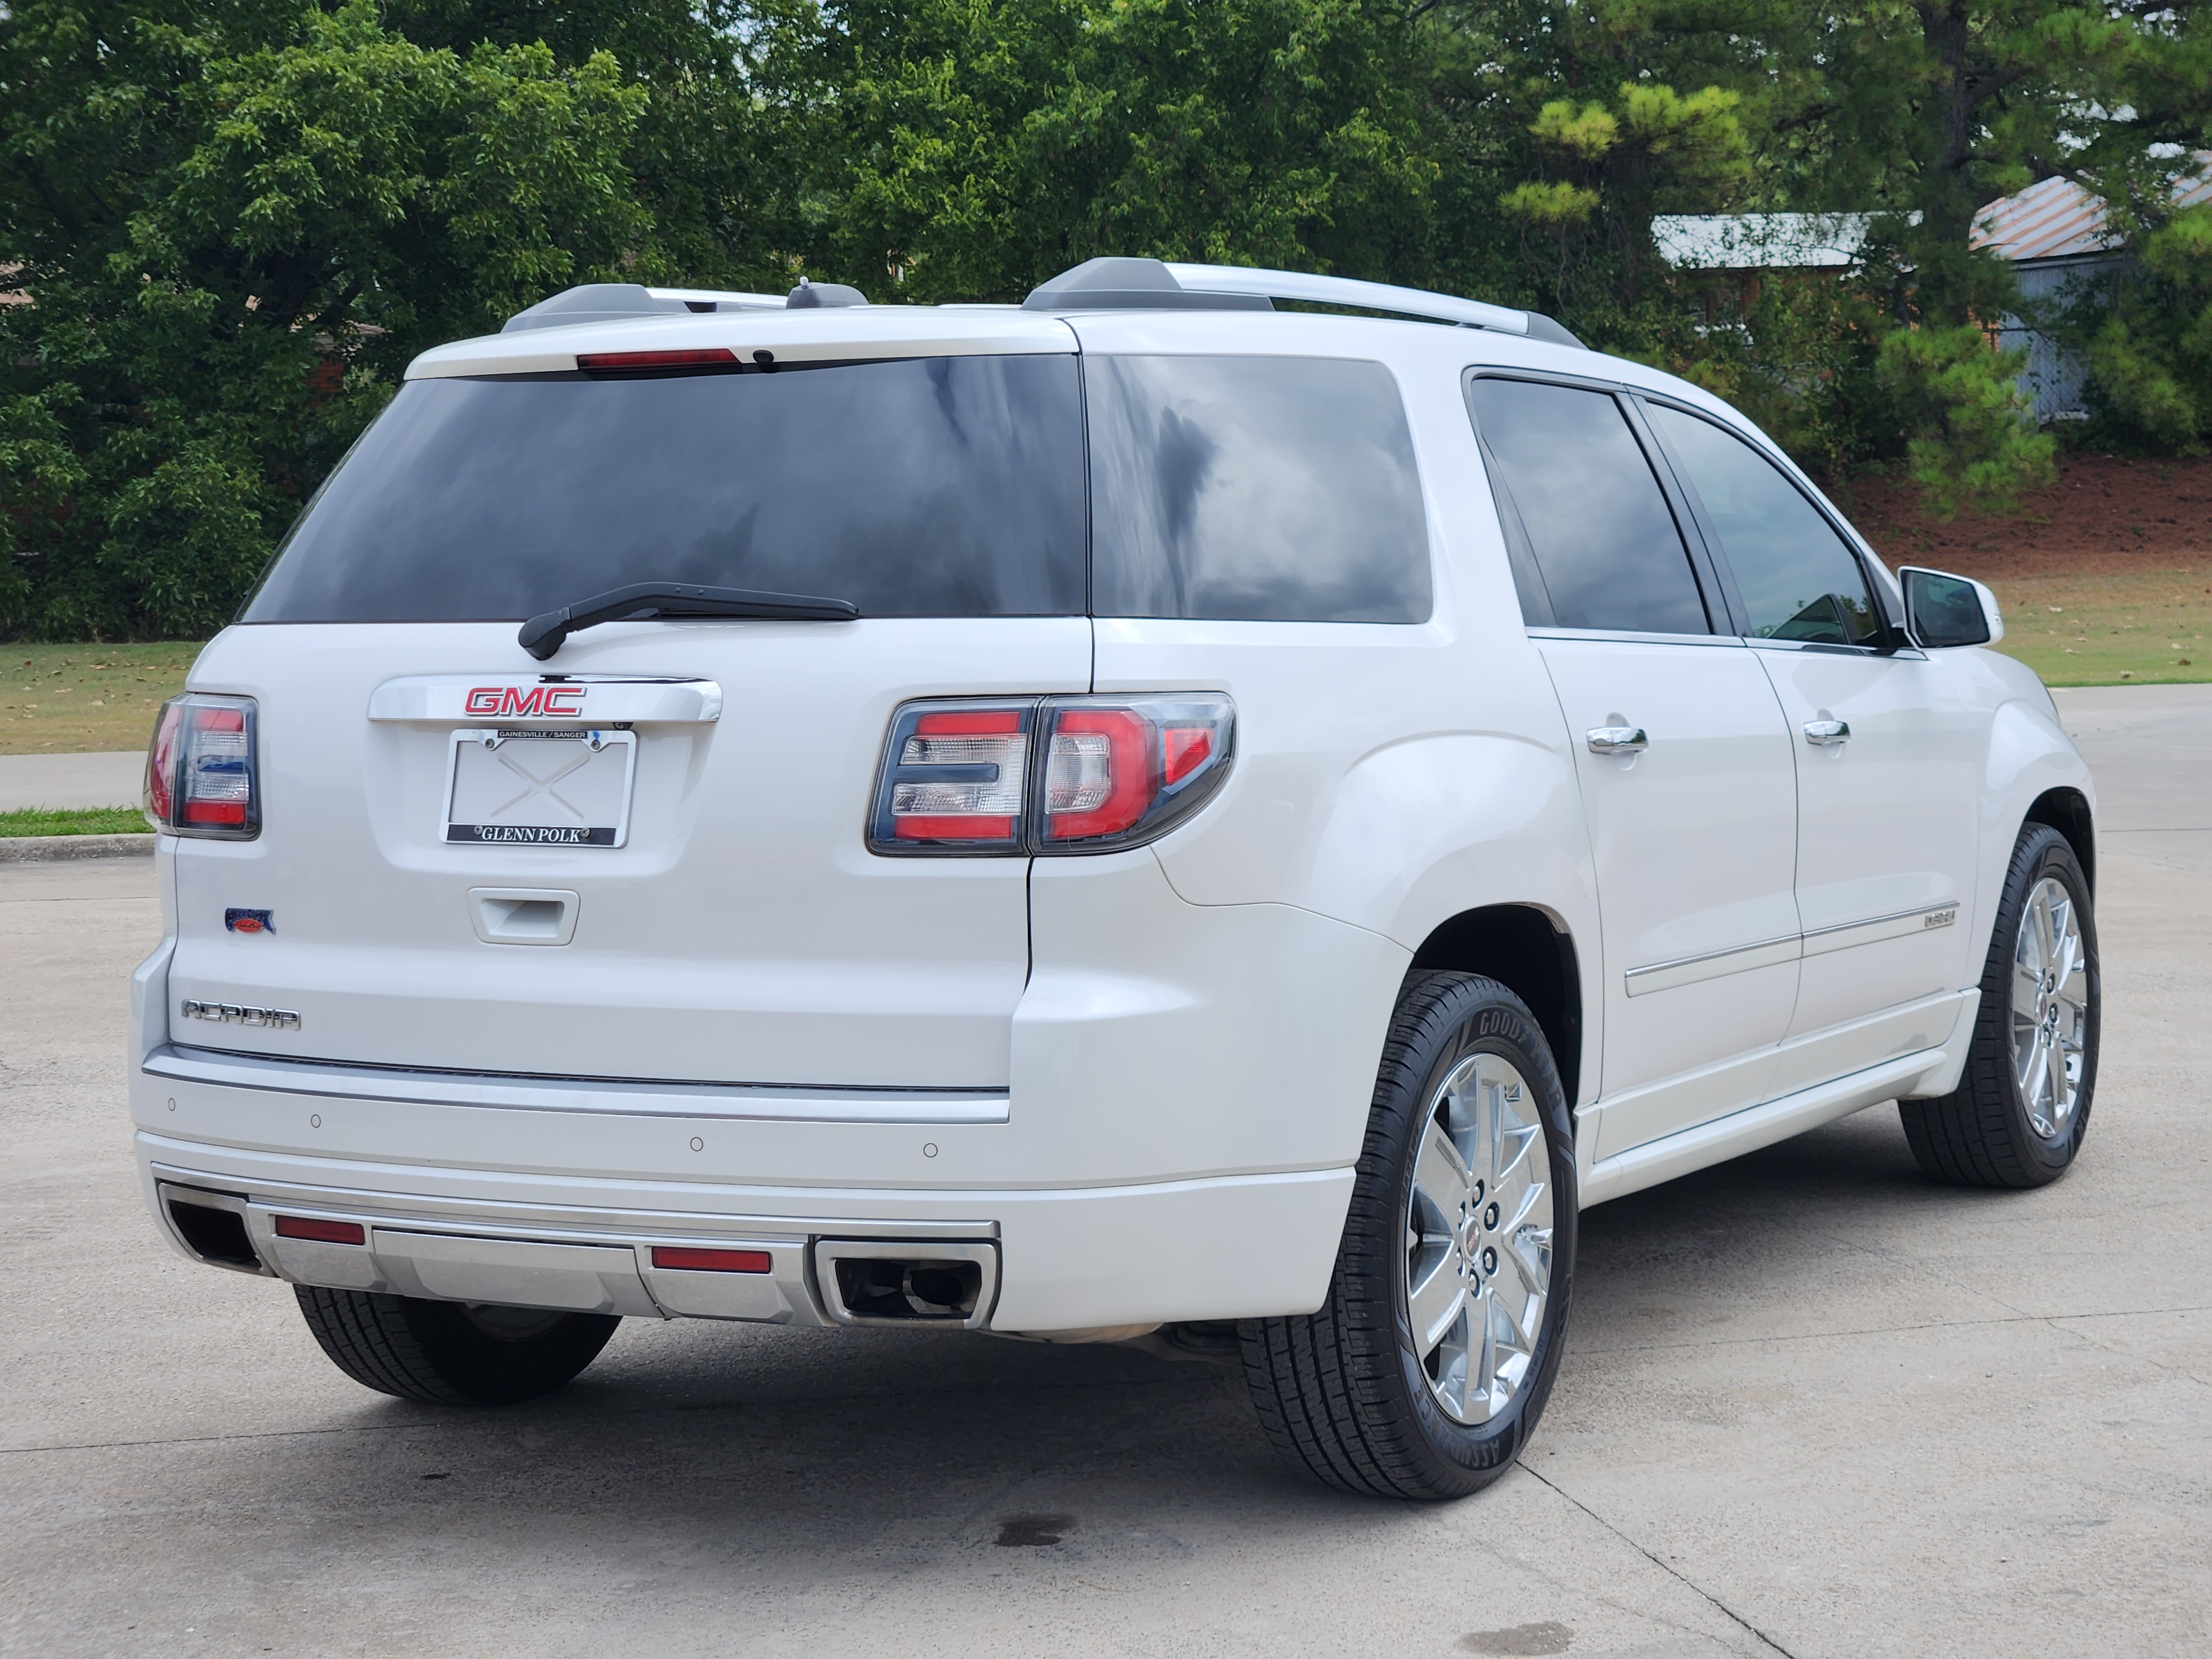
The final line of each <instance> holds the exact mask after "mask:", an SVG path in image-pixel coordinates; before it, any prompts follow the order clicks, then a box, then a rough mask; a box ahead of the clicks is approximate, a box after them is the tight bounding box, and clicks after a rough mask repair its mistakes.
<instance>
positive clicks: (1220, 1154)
mask: <svg viewBox="0 0 2212 1659" xmlns="http://www.w3.org/2000/svg"><path fill="white" fill-rule="evenodd" d="M1042 862H1043V863H1044V864H1048V865H1052V866H1053V867H1051V868H1048V869H1047V868H1040V869H1039V870H1037V871H1036V872H1035V873H1034V875H1033V877H1032V883H1031V884H1032V887H1033V889H1034V892H1033V895H1032V909H1031V920H1032V927H1033V930H1034V935H1035V943H1034V950H1033V957H1032V965H1031V969H1030V976H1029V980H1028V983H1027V986H1026V988H1025V990H1024V994H1023V996H1022V999H1021V1001H1020V1005H1019V1006H1018V1008H1016V1009H1015V1010H1014V1011H1013V1013H1012V1018H1011V1020H1010V1022H1009V1025H1008V1042H1009V1055H1008V1067H1007V1073H1006V1078H1007V1081H1006V1084H1005V1085H1000V1086H990V1087H979V1088H972V1089H950V1088H929V1089H882V1088H857V1087H856V1088H844V1089H827V1088H783V1087H769V1086H766V1085H712V1084H609V1083H604V1082H596V1081H592V1080H590V1079H549V1078H545V1077H543V1076H512V1075H497V1074H493V1073H468V1072H451V1071H429V1070H410V1069H406V1068H404V1067H399V1066H348V1065H336V1064H330V1063H325V1062H322V1061H316V1060H301V1059H294V1058H291V1057H289V1055H287V1054H283V1053H281V1052H274V1051H272V1047H271V1045H270V1042H268V1040H267V1038H268V1034H267V1032H266V1030H265V1029H264V1028H263V1027H259V1026H256V1025H254V1024H252V1021H251V1020H245V1021H243V1022H242V1023H217V1024H207V1023H205V1020H204V1017H203V1018H196V1019H191V1020H186V1019H185V1018H182V1017H181V1016H180V1015H179V1013H178V1012H177V1006H178V1003H177V996H176V994H174V993H173V990H172V987H170V986H169V984H168V976H169V975H168V969H169V963H170V958H171V952H172V951H173V938H174V928H173V927H172V939H171V940H170V941H168V942H165V944H164V945H163V946H162V948H161V949H160V950H157V951H155V954H154V955H153V956H152V957H149V958H148V960H147V962H146V963H144V964H143V965H142V966H141V968H140V969H139V970H138V973H137V976H136V979H135V981H134V987H133V1010H134V1012H133V1042H132V1051H131V1052H132V1057H133V1065H132V1078H131V1111H132V1118H133V1121H134V1122H135V1124H136V1126H137V1147H138V1157H139V1163H140V1166H141V1169H142V1170H143V1174H144V1178H145V1182H146V1189H147V1197H148V1200H149V1203H151V1204H152V1205H153V1207H154V1210H155V1214H156V1216H157V1217H158V1218H161V1222H162V1225H163V1226H164V1227H165V1229H167V1231H168V1233H169V1236H170V1237H171V1238H172V1240H173V1241H174V1242H176V1243H178V1244H179V1248H185V1241H184V1238H183V1237H182V1235H181V1234H180V1233H179V1231H178V1228H177V1226H176V1225H175V1223H174V1221H173V1218H171V1217H169V1216H168V1215H167V1213H166V1212H165V1208H164V1205H165V1200H163V1199H162V1197H161V1192H160V1190H159V1188H160V1186H161V1183H163V1182H167V1183H170V1184H172V1185H174V1186H177V1187H179V1188H188V1189H191V1191H192V1192H193V1193H197V1194H213V1195H215V1196H214V1199H213V1200H212V1201H214V1202H215V1203H216V1204H217V1205H218V1206H230V1207H232V1208H233V1209H234V1212H236V1213H237V1214H238V1215H240V1217H242V1218H244V1221H245V1224H246V1226H247V1228H248V1233H249V1235H250V1236H251V1237H252V1239H253V1240H254V1241H255V1243H254V1248H253V1250H252V1255H251V1257H250V1260H251V1261H252V1263H254V1264H255V1270H257V1271H258V1270H266V1271H268V1272H269V1273H271V1274H272V1275H273V1276H276V1277H281V1278H287V1279H295V1280H298V1281H300V1282H303V1283H315V1284H331V1285H349V1286H352V1287H354V1288H360V1289H390V1290H392V1291H397V1292H399V1293H403V1294H409V1295H414V1294H426V1295H441V1296H449V1297H454V1298H456V1299H460V1300H475V1301H485V1302H490V1301H500V1300H507V1301H513V1302H514V1303H516V1304H518V1305H545V1306H571V1305H574V1306H583V1305H590V1306H594V1307H600V1308H602V1309H603V1310H605V1311H609V1312H623V1313H630V1312H635V1313H639V1314H643V1315H686V1316H689V1315H699V1316H708V1317H738V1318H760V1319H776V1320H783V1321H799V1322H817V1321H822V1320H826V1319H829V1318H830V1317H832V1316H834V1315H835V1312H836V1309H835V1307H834V1305H833V1302H832V1301H826V1300H825V1299H824V1297H823V1294H822V1287H821V1286H820V1285H819V1284H818V1283H817V1268H816V1267H815V1266H814V1265H813V1261H814V1257H815V1255H816V1253H817V1246H819V1245H821V1244H823V1243H824V1242H834V1241H836V1240H841V1239H844V1240H863V1241H865V1240H891V1241H910V1242H915V1243H928V1242H930V1241H936V1242H938V1243H963V1244H970V1245H974V1246H975V1247H977V1249H978V1251H979V1252H981V1253H983V1254H985V1255H987V1257H988V1260H989V1263H990V1265H991V1266H992V1267H994V1268H995V1272H996V1287H995V1292H994V1296H995V1299H994V1303H993V1305H992V1306H991V1307H990V1308H989V1310H987V1312H986V1313H984V1314H981V1315H979V1316H978V1318H977V1320H976V1321H975V1322H977V1323H979V1324H986V1325H987V1327H988V1328H992V1329H995V1330H1000V1331H1055V1330H1073V1329H1088V1328H1094V1327H1099V1326H1115V1325H1141V1324H1148V1323H1152V1322H1169V1321H1176V1320H1212V1319H1237V1318H1248V1317H1259V1316H1270V1315H1281V1314H1297V1313H1304V1312H1309V1311H1310V1310H1313V1309H1314V1308H1316V1307H1317V1306H1319V1305H1320V1304H1321V1301H1322V1297H1324V1296H1325V1295H1326V1294H1327V1290H1328V1277H1329V1273H1330V1269H1331V1267H1333V1265H1334V1261H1335V1255H1336V1248H1337V1243H1338V1240H1339V1239H1340V1237H1341V1236H1342V1233H1343V1228H1344V1218H1345V1215H1346V1210H1347V1209H1348V1207H1349V1205H1350V1201H1351V1192H1352V1164H1353V1163H1354V1161H1355V1160H1356V1159H1357V1158H1358V1156H1359V1150H1360V1146H1361V1141H1362V1137H1363V1134H1364V1129H1365V1125H1366V1120H1367V1111H1368V1103H1369V1101H1370V1098H1371V1096H1372V1092H1373V1089H1374V1079H1375V1066H1376V1056H1377V1055H1378V1054H1380V1052H1381V1049H1382V1043H1383V1032H1384V1031H1385V1030H1386V1029H1387V1026H1388V1024H1389V1012H1390V1008H1391V1006H1392V1004H1393V1002H1394V1000H1395V996H1396V994H1397V988H1398V986H1399V984H1400V982H1401V980H1402V978H1403V976H1404V974H1405V971H1406V967H1407V963H1408V961H1409V960H1410V957H1409V954H1408V953H1407V951H1405V949H1404V948H1403V947H1402V946H1401V945H1397V944H1395V943H1394V942H1393V941H1391V940H1389V939H1384V938H1383V937H1382V936H1381V935H1379V934H1375V933H1369V932H1367V931H1366V930H1364V929H1361V928H1357V927H1349V926H1346V925H1345V924H1343V923H1340V922H1336V921H1329V920H1328V919H1326V918H1324V917H1322V916H1319V915H1314V914H1313V913H1312V912H1310V911H1306V910H1302V909H1298V908H1294V907H1291V906H1286V905H1267V904H1249V905H1225V906H1212V907H1207V906H1198V905H1191V904H1187V903H1185V902H1182V900H1181V899H1180V898H1179V897H1177V896H1176V894H1175V893H1174V891H1173V890H1172V889H1170V887H1169V885H1168V884H1167V881H1166V879H1165V878H1164V875H1163V874H1162V872H1161V870H1160V867H1159V865H1158V860H1155V859H1154V858H1153V856H1152V854H1151V852H1150V851H1149V850H1139V851H1136V852H1133V853H1126V854H1113V855H1109V856H1103V857H1100V858H1097V859H1085V860H1059V861H1057V862H1055V861H1053V860H1044V861H1042ZM485 948H487V949H490V948H493V947H485ZM218 1006H225V1005H218ZM241 1012H244V1013H246V1014H250V1013H252V1012H254V1011H252V1010H250V1009H248V1010H243V1011H241ZM303 1030H304V1028H303ZM278 1035H279V1036H283V1037H285V1038H286V1039H288V1040H289V1039H291V1038H293V1037H295V1036H297V1038H298V1042H299V1043H300V1044H301V1046H304V1045H305V1044H307V1042H309V1041H310V1040H311V1039H315V1040H319V1038H317V1037H316V1034H315V1033H313V1032H307V1033H306V1034H305V1035H301V1034H300V1033H295V1032H292V1031H289V1030H288V1031H286V1032H283V1033H279V1034H278ZM481 1038H482V1041H481V1042H480V1045H479V1046H480V1048H481V1051H482V1053H483V1058H484V1060H485V1061H486V1062H487V1063H489V1064H490V1065H493V1066H496V1065H498V1064H499V1063H500V1062H501V1060H505V1059H507V1058H508V1057H509V1056H510V1055H512V1054H514V1053H515V1052H517V1051H518V1050H519V1049H525V1048H526V1045H525V1044H521V1043H519V1042H515V1041H514V1040H513V1037H512V1034H510V1033H507V1032H504V1031H503V1030H501V1028H500V1027H499V1026H498V1025H497V1024H496V1023H488V1024H486V1025H485V1027H484V1029H483V1032H482V1033H481ZM200 1043H207V1044H210V1045H215V1044H231V1043H234V1044H236V1045H237V1047H238V1048H262V1049H263V1052H261V1053H258V1054H246V1053H235V1052H223V1051H221V1050H219V1049H217V1048H215V1047H213V1046H210V1047H207V1048H201V1047H197V1046H195V1045H197V1044H200ZM308 1051H309V1052H312V1049H311V1048H310V1049H309V1050H308ZM278 1213H285V1214H294V1215H301V1216H310V1217H321V1218H331V1219H336V1220H339V1221H343V1222H350V1223H355V1224H357V1225H360V1226H361V1227H362V1230H363V1237H364V1243H362V1244H361V1245H343V1244H321V1245H317V1246H316V1247H315V1248H313V1249H304V1248H300V1247H299V1246H300V1245H301V1243H302V1241H296V1240H290V1239H285V1240H282V1241H279V1240H278V1239H277V1237H276V1234H275V1233H274V1232H273V1231H272V1227H273V1218H274V1217H275V1216H276V1214H278ZM226 1225H228V1224H226ZM257 1230H258V1231H257ZM471 1240H476V1241H480V1242H481V1248H478V1247H477V1245H472V1244H471V1243H468V1242H467V1241H471ZM309 1242H311V1241H309ZM655 1244H662V1245H682V1244H692V1245H700V1246H706V1247H709V1248H712V1247H717V1246H727V1247H730V1248H741V1249H760V1250H764V1251H766V1252H767V1253H768V1254H769V1255H770V1257H771V1259H772V1261H773V1262H774V1263H775V1267H774V1270H773V1271H772V1272H771V1273H769V1274H767V1275H763V1276H760V1278H759V1279H757V1280H756V1282H753V1283H751V1284H749V1285H742V1286H733V1285H732V1283H731V1282H730V1281H731V1280H732V1279H733V1278H735V1277H736V1276H735V1275H729V1274H714V1275H711V1276H708V1275H690V1274H687V1275H684V1276H683V1277H680V1278H671V1277H668V1276H666V1275H665V1274H663V1275H660V1276H656V1274H655V1271H654V1270H653V1267H652V1266H651V1260H650V1251H651V1248H652V1247H653V1245H655ZM564 1250H565V1251H580V1252H586V1253H597V1252H606V1253H607V1254H605V1255H598V1254H568V1255H563V1254H561V1253H560V1252H561V1251H564ZM333 1252H335V1253H336V1254H333ZM549 1252H552V1253H551V1254H549ZM189 1253H191V1254H194V1255H196V1256H197V1258H198V1259H201V1260H206V1259H209V1258H208V1257H207V1255H206V1254H205V1253H204V1252H189ZM334 1275H335V1276H334ZM745 1277H746V1278H748V1279H751V1278H753V1276H752V1275H745ZM710 1279H711V1282H709V1280H710ZM695 1280H696V1282H695ZM595 1284H596V1288H594V1285H595ZM533 1285H534V1286H536V1288H535V1289H534V1290H533V1289H532V1286H533ZM488 1287H489V1288H488ZM501 1287H504V1288H501ZM495 1292H496V1294H495Z"/></svg>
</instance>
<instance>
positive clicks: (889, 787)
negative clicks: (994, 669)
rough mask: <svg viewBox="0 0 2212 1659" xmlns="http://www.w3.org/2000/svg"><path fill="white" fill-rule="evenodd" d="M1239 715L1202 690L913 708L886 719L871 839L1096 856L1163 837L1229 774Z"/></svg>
mask: <svg viewBox="0 0 2212 1659" xmlns="http://www.w3.org/2000/svg"><path fill="white" fill-rule="evenodd" d="M1235 730H1236V710H1235V708H1234V706H1233V705H1232V704H1231V702H1230V701H1229V699H1228V698H1226V697H1223V696H1211V695H1206V694H1184V695H1177V696H1137V697H1115V696H1099V697H1043V698H1026V699H1023V700H1021V701H1019V702H1012V701H1008V702H981V701H973V702H970V701H960V702H951V701H947V702H913V703H908V704H907V705H905V706H904V707H903V708H901V709H900V710H899V711H898V713H897V714H896V716H894V717H893V719H892V720H891V731H890V741H889V742H888V743H887V744H885V745H884V763H883V769H882V773H881V776H880V780H879V781H878V785H877V787H876V799H875V807H874V810H873V811H872V813H871V815H870V820H869V825H868V846H869V848H870V850H871V851H873V852H877V853H885V854H915V853H924V854H977V853H1005V854H1030V853H1100V852H1108V851H1111V850H1112V849H1114V848H1121V847H1133V846H1137V845H1139V844H1141V843H1142V842H1148V841H1151V840H1152V839H1154V838H1155V837H1156V836H1162V835H1164V834H1166V833H1167V831H1168V830H1170V829H1173V828H1174V827H1175V826H1176V824H1178V823H1182V821H1183V820H1184V819H1185V818H1187V817H1189V816H1190V815H1191V814H1192V813H1193V812H1195V811H1197V810H1198V809H1199V808H1200V806H1201V805H1204V804H1205V803H1206V799H1207V798H1208V797H1210V796H1211V795H1212V793H1213V792H1214V791H1215V790H1216V789H1217V788H1218V787H1220V785H1221V782H1222V781H1223V780H1224V779H1225V778H1226V777H1227V776H1228V775H1229V763H1230V760H1231V747H1232V739H1233V738H1234V735H1235Z"/></svg>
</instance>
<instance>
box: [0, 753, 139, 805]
mask: <svg viewBox="0 0 2212 1659" xmlns="http://www.w3.org/2000/svg"><path fill="white" fill-rule="evenodd" d="M145 775H146V751H145V750H143V749H126V750H121V751H119V752H117V753H114V754H103V755H0V812H14V811H21V809H22V808H24V807H26V806H50V807H57V808H70V807H82V806H136V805H137V804H138V793H139V789H140V787H141V786H142V785H143V782H144V780H145Z"/></svg>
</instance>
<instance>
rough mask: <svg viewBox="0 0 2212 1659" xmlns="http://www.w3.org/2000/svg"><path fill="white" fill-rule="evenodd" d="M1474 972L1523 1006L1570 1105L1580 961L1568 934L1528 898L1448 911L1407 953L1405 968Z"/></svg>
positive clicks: (1579, 1051) (1579, 1015) (1577, 1063)
mask: <svg viewBox="0 0 2212 1659" xmlns="http://www.w3.org/2000/svg"><path fill="white" fill-rule="evenodd" d="M1423 969H1442V970H1445V971H1448V972H1452V973H1461V974H1481V975H1485V976H1486V977H1487V978H1490V979H1494V980H1496V981H1498V983H1499V984H1501V985H1503V986H1504V987H1506V988H1507V989H1508V990H1510V991H1511V992H1512V993H1513V994H1515V995H1516V996H1517V997H1519V998H1520V999H1521V1000H1522V1001H1523V1002H1525V1003H1527V1004H1528V1012H1530V1013H1532V1014H1534V1015H1535V1017H1536V1024H1538V1025H1539V1026H1540V1027H1541V1028H1542V1030H1543V1033H1544V1038H1545V1041H1546V1042H1549V1043H1550V1044H1551V1045H1552V1059H1553V1062H1554V1063H1555V1064H1556V1065H1557V1066H1559V1084H1560V1086H1561V1087H1562V1088H1563V1089H1564V1090H1565V1091H1566V1097H1567V1105H1568V1107H1569V1109H1572V1108H1573V1107H1574V1106H1575V1105H1576V1104H1577V1103H1578V1102H1579V1101H1580V1099H1581V1096H1582V1058H1583V991H1582V984H1583V981H1582V965H1581V961H1580V958H1579V956H1578V955H1577V951H1576V949H1575V940H1574V935H1573V934H1572V933H1570V932H1569V931H1568V930H1567V927H1566V925H1565V923H1564V922H1562V921H1560V920H1559V918H1558V917H1556V916H1554V915H1553V914H1552V913H1551V912H1550V911H1548V910H1545V909H1541V908H1539V907H1537V906H1535V905H1533V904H1486V905H1482V906H1480V907H1479V908H1475V909H1472V910H1462V911H1461V912H1460V913H1459V914H1458V915H1454V916H1448V917H1446V918H1445V919H1444V920H1443V921H1440V922H1438V923H1437V925H1436V927H1433V928H1431V930H1430V932H1429V935H1428V937H1427V938H1426V939H1423V940H1422V941H1421V944H1420V947H1419V949H1418V950H1417V951H1414V953H1413V966H1412V969H1410V970H1409V971H1414V972H1419V971H1421V970H1423Z"/></svg>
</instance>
